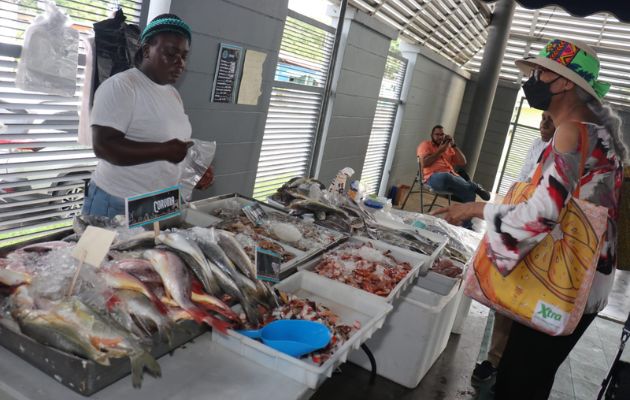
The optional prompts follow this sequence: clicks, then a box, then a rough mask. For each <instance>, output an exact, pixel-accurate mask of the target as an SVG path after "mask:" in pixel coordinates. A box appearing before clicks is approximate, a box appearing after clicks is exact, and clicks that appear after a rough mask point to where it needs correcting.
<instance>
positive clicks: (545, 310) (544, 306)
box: [532, 300, 567, 331]
mask: <svg viewBox="0 0 630 400" xmlns="http://www.w3.org/2000/svg"><path fill="white" fill-rule="evenodd" d="M566 318H567V313H565V312H564V311H562V310H561V309H559V308H558V307H554V306H553V305H551V304H549V303H545V302H544V301H542V300H541V301H539V302H538V304H537V305H536V312H535V313H534V316H533V317H532V322H534V323H536V324H538V325H543V326H544V325H546V326H548V327H549V330H553V331H559V330H561V329H562V327H563V326H564V325H565V323H566Z"/></svg>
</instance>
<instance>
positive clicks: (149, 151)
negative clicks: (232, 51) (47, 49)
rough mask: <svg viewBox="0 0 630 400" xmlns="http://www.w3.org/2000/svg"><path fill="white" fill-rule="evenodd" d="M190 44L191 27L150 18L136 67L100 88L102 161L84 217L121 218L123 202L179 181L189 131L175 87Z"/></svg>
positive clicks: (97, 128) (97, 145) (95, 122)
mask: <svg viewBox="0 0 630 400" xmlns="http://www.w3.org/2000/svg"><path fill="white" fill-rule="evenodd" d="M190 41H191V31H190V27H189V26H188V25H187V24H186V23H185V22H184V21H182V20H181V19H180V18H179V17H178V16H176V15H173V14H162V15H159V16H157V17H155V18H154V19H153V21H151V23H149V24H148V25H147V27H146V28H145V29H144V31H143V32H142V36H141V47H140V49H139V50H138V53H137V54H136V58H135V63H136V68H131V69H128V70H126V71H123V72H120V73H118V74H116V75H114V76H112V77H110V78H109V79H107V80H106V81H105V82H103V83H102V84H101V85H100V86H99V88H98V89H97V91H96V93H95V97H94V106H93V108H92V113H91V126H92V137H93V143H94V153H95V154H96V157H98V158H99V163H98V165H97V167H96V170H95V171H94V173H93V175H92V179H91V181H90V184H89V186H88V191H87V194H86V196H85V203H84V205H83V213H84V214H88V215H93V216H107V217H110V218H112V217H114V216H116V215H119V214H124V212H125V198H126V197H131V196H135V195H139V194H144V193H149V192H153V191H157V190H161V189H165V188H168V187H170V186H174V185H176V184H178V183H179V179H180V175H181V169H180V167H179V163H180V162H181V161H182V160H183V159H184V158H185V157H186V153H187V152H188V148H189V147H190V146H191V145H192V142H190V136H191V131H192V128H191V125H190V121H189V120H188V116H187V115H186V113H185V112H184V104H183V102H182V99H181V97H180V96H179V93H178V92H177V89H175V88H174V87H173V86H172V84H174V83H175V82H176V81H177V79H178V78H179V77H180V76H181V74H182V73H183V71H184V68H185V66H186V59H187V58H188V53H189V50H190ZM207 181H208V183H209V182H211V179H207Z"/></svg>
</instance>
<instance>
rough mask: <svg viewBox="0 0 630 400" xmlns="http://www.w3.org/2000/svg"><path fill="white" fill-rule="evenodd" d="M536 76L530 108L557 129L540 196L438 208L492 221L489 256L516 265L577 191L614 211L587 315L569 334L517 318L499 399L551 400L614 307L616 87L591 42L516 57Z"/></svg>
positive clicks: (619, 165) (456, 216)
mask: <svg viewBox="0 0 630 400" xmlns="http://www.w3.org/2000/svg"><path fill="white" fill-rule="evenodd" d="M516 65H517V66H518V68H519V69H520V70H521V71H522V72H523V73H524V74H525V76H528V77H529V79H528V80H527V82H525V84H524V85H523V91H524V92H525V96H526V97H527V101H528V103H529V104H530V106H532V107H535V108H538V109H540V110H544V111H548V112H549V114H550V115H551V117H552V119H553V121H554V123H555V125H556V132H555V135H554V138H553V139H552V145H550V146H548V147H547V148H546V149H545V150H544V152H543V155H542V157H541V159H540V163H541V164H542V179H541V180H540V183H539V185H538V187H537V188H536V190H535V191H534V194H533V195H532V197H530V198H529V200H528V201H526V202H523V203H519V204H517V205H498V204H488V203H467V204H455V205H452V206H451V207H448V208H443V209H440V210H438V211H436V212H435V214H439V215H441V216H443V217H444V218H445V219H446V220H447V221H448V222H450V223H453V224H461V222H463V221H466V220H467V219H470V218H472V217H478V218H484V219H485V221H486V222H487V226H488V233H487V235H488V236H487V237H488V245H489V248H490V250H491V251H490V252H489V254H488V256H489V257H491V259H492V260H493V262H494V263H495V265H496V263H497V260H499V262H500V264H501V266H502V267H504V268H506V269H507V270H511V269H512V268H514V266H516V265H517V264H518V262H519V261H521V260H522V259H523V257H525V256H526V255H527V253H528V252H529V251H530V250H532V249H533V248H534V247H535V246H536V245H537V244H538V243H540V241H541V240H542V239H543V238H544V237H545V236H546V235H547V234H548V233H550V232H551V231H552V230H553V229H554V227H555V225H556V224H557V221H558V220H559V217H560V212H561V211H562V209H563V207H564V204H565V202H566V201H568V199H569V195H570V194H571V193H573V192H574V189H575V188H576V187H577V185H578V183H580V184H581V187H580V191H579V198H580V199H582V200H586V201H588V202H591V203H593V204H595V205H599V206H603V207H606V208H607V209H608V221H607V231H606V232H605V234H604V239H603V240H604V243H603V247H602V248H601V253H600V257H599V261H598V265H597V272H596V274H595V277H594V280H593V284H592V287H591V290H590V294H589V298H588V301H587V303H586V307H585V310H584V314H583V316H582V318H581V320H580V322H579V324H578V325H577V327H576V328H575V331H574V332H573V333H572V334H571V335H568V336H549V335H547V334H545V333H541V332H539V331H536V330H534V329H531V328H529V327H525V326H524V325H521V324H519V323H517V322H513V324H512V329H511V331H510V337H509V339H508V342H507V346H506V348H505V351H504V353H503V356H502V358H501V361H500V363H499V367H498V373H497V380H496V385H495V398H496V399H498V400H519V399H527V400H537V399H547V398H548V397H549V393H550V391H551V388H552V386H553V382H554V377H555V374H556V371H557V370H558V368H559V367H560V365H561V364H562V362H563V361H564V360H565V359H566V357H567V356H568V354H569V352H570V351H571V349H572V348H573V346H574V345H575V343H576V342H577V341H578V339H579V338H580V337H581V336H582V334H583V333H584V331H585V330H586V329H587V328H588V326H589V325H590V324H591V322H593V320H594V319H595V316H596V315H597V313H598V312H599V311H601V310H602V309H603V308H604V306H605V305H606V302H607V298H608V294H609V292H610V289H611V286H612V283H613V279H614V271H615V267H616V254H617V252H616V247H617V215H618V205H619V193H620V188H621V182H622V171H623V163H624V162H626V161H627V158H628V148H627V146H626V144H625V143H624V142H623V139H622V137H623V136H622V133H621V130H620V120H619V117H618V116H617V115H616V114H615V112H614V111H613V110H612V109H611V108H610V106H608V105H606V104H604V103H603V102H602V98H603V97H604V96H605V95H606V93H607V92H608V89H609V87H610V85H609V84H606V83H603V82H601V81H599V80H598V77H599V66H600V64H599V59H598V58H597V54H596V53H595V51H594V50H593V49H592V48H591V47H589V46H588V45H587V44H585V43H582V42H579V41H576V40H570V41H569V40H562V39H553V40H551V41H549V43H547V45H546V46H545V47H543V48H542V50H541V51H540V53H539V54H538V55H537V56H535V57H528V58H526V59H523V60H518V61H516ZM583 126H585V127H586V131H587V135H586V136H587V140H586V145H587V146H588V147H587V151H586V154H587V159H586V160H585V165H584V170H583V173H582V176H578V175H579V171H580V159H581V150H582V149H581V148H580V137H581V134H580V132H581V129H582V127H583Z"/></svg>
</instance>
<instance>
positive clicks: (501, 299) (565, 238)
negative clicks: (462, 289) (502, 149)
mask: <svg viewBox="0 0 630 400" xmlns="http://www.w3.org/2000/svg"><path fill="white" fill-rule="evenodd" d="M534 189H535V187H533V185H528V184H526V183H516V184H515V185H514V186H513V187H512V190H510V192H509V193H508V195H507V196H506V198H505V200H504V204H516V203H520V202H521V201H524V200H526V199H527V198H529V197H530V196H531V193H532V192H533V190H534ZM559 221H560V222H559V223H558V224H557V225H556V227H555V228H554V230H553V231H552V232H551V234H549V235H546V236H545V238H544V239H543V240H542V241H541V242H540V243H538V244H537V245H536V247H534V248H533V249H532V250H531V251H530V252H529V253H528V254H527V256H526V257H524V258H523V260H521V262H520V263H519V264H518V265H517V266H516V267H515V268H514V269H513V270H512V272H511V273H510V274H509V275H507V276H503V275H501V274H500V273H499V271H498V270H497V268H496V267H494V266H493V265H492V262H491V261H490V259H489V257H487V251H489V249H488V245H487V243H486V241H485V240H484V241H482V243H481V245H480V249H479V251H478V252H477V253H476V255H475V260H474V265H475V274H476V276H477V279H478V281H479V286H480V288H481V290H482V291H483V293H484V295H485V296H486V297H487V298H488V299H489V300H491V301H493V302H494V303H496V304H499V305H502V306H504V307H507V306H508V305H509V306H510V308H511V309H512V310H513V311H515V312H516V313H517V314H518V315H520V316H521V317H523V318H526V319H530V318H531V317H532V316H533V315H534V314H535V313H536V309H537V305H538V303H539V301H544V302H545V303H547V304H550V305H553V306H555V307H557V308H558V309H560V310H562V311H565V312H571V310H572V309H573V307H574V303H575V299H576V297H577V295H578V292H579V289H580V285H581V283H582V281H583V280H584V275H585V273H586V271H587V270H588V268H589V266H590V265H591V263H592V260H593V256H594V255H595V253H596V252H597V251H598V249H599V241H598V240H597V235H596V233H595V231H594V229H593V227H592V226H591V225H590V224H589V222H588V218H586V217H585V216H584V214H583V212H582V210H581V209H580V207H578V206H577V204H576V203H575V201H574V200H573V199H571V200H569V202H568V204H567V206H565V207H564V208H563V210H562V212H561V215H560V218H559ZM514 305H517V307H516V309H515V307H514Z"/></svg>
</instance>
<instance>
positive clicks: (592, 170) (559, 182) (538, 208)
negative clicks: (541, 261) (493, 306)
mask: <svg viewBox="0 0 630 400" xmlns="http://www.w3.org/2000/svg"><path fill="white" fill-rule="evenodd" d="M585 125H586V127H587V129H588V146H589V148H588V151H587V153H586V154H588V157H587V159H586V162H585V164H584V173H583V174H582V176H578V175H579V170H580V158H581V154H582V151H581V147H580V146H581V144H580V145H578V149H577V150H576V151H575V152H572V153H559V152H557V151H556V150H555V144H554V143H555V141H552V142H551V145H549V146H547V147H546V148H545V150H544V151H543V152H542V154H541V156H540V160H539V163H542V179H541V180H540V183H539V185H538V187H537V188H536V190H535V191H534V194H533V195H532V197H531V198H530V199H529V200H528V201H526V202H523V203H520V204H517V205H501V204H486V206H485V207H484V219H485V220H486V222H487V224H488V232H487V237H488V244H489V248H490V249H491V252H490V254H489V257H490V258H491V259H492V260H493V262H494V263H495V265H500V267H501V268H502V269H505V270H507V271H511V270H512V269H513V268H514V267H515V266H516V265H517V264H518V262H519V261H520V260H521V259H522V258H523V257H524V256H525V255H527V253H528V252H529V251H530V250H531V249H532V248H533V247H534V246H536V244H538V243H539V242H540V241H541V240H542V239H543V238H544V237H545V235H546V234H547V233H549V232H551V230H552V229H553V228H554V226H555V225H556V224H557V221H558V218H559V215H560V211H561V210H562V208H563V206H564V205H565V204H566V202H567V201H568V200H569V198H570V196H569V195H570V194H572V193H573V192H574V190H575V188H576V185H577V184H578V181H579V183H580V184H581V185H582V186H581V188H580V193H579V198H580V199H582V200H587V201H589V202H591V203H593V204H596V205H600V206H603V207H606V208H608V227H607V232H606V233H605V236H604V244H603V246H602V250H601V254H600V258H599V261H598V265H597V273H596V274H595V277H594V280H593V285H592V287H591V292H590V294H589V298H588V301H587V304H586V308H585V310H584V313H585V314H590V313H595V312H599V311H601V310H602V309H603V308H604V307H605V306H606V302H607V300H608V294H609V293H610V290H611V287H612V284H613V279H614V271H615V267H616V264H617V251H616V250H617V216H618V205H619V194H620V191H621V183H622V180H623V165H622V162H621V160H620V159H619V158H618V157H617V155H616V154H615V152H614V150H613V146H612V137H611V136H610V133H609V132H608V131H607V130H606V128H605V127H603V126H599V125H595V124H591V123H585ZM534 170H535V168H534V169H533V170H532V172H531V173H530V178H531V175H533V173H534Z"/></svg>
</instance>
